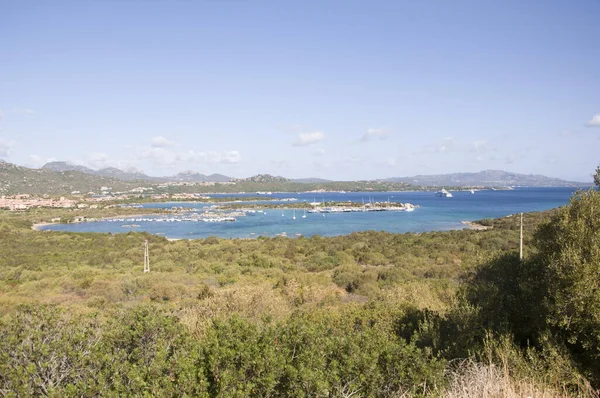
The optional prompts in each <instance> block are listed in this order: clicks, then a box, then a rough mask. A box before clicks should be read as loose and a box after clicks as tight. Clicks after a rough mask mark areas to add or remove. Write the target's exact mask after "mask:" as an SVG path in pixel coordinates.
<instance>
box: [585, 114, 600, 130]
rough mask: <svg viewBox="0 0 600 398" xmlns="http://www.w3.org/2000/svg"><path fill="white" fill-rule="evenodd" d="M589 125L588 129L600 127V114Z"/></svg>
mask: <svg viewBox="0 0 600 398" xmlns="http://www.w3.org/2000/svg"><path fill="white" fill-rule="evenodd" d="M587 125H588V127H600V113H597V114H595V115H594V116H593V117H592V120H590V121H589V122H588V123H587Z"/></svg>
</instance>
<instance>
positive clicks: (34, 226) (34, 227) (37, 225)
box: [31, 222, 60, 231]
mask: <svg viewBox="0 0 600 398" xmlns="http://www.w3.org/2000/svg"><path fill="white" fill-rule="evenodd" d="M57 224H60V223H59V222H39V223H35V224H33V225H32V226H31V229H32V230H34V231H42V230H41V229H40V228H41V227H46V226H48V225H57Z"/></svg>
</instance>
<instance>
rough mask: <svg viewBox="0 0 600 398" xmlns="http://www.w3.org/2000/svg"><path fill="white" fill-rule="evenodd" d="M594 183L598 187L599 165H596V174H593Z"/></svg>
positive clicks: (599, 182) (599, 183) (599, 179)
mask: <svg viewBox="0 0 600 398" xmlns="http://www.w3.org/2000/svg"><path fill="white" fill-rule="evenodd" d="M592 177H594V184H596V186H597V187H598V189H600V166H598V167H596V174H594V175H593V176H592Z"/></svg>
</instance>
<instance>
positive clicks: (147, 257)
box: [144, 240, 150, 272]
mask: <svg viewBox="0 0 600 398" xmlns="http://www.w3.org/2000/svg"><path fill="white" fill-rule="evenodd" d="M144 272H150V253H149V252H148V241H147V240H145V241H144Z"/></svg>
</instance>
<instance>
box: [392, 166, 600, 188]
mask: <svg viewBox="0 0 600 398" xmlns="http://www.w3.org/2000/svg"><path fill="white" fill-rule="evenodd" d="M381 181H386V182H404V183H407V184H413V185H420V186H461V187H466V186H488V187H490V186H492V187H509V186H527V187H580V186H589V185H591V183H588V184H586V183H582V182H574V181H565V180H561V179H558V178H552V177H546V176H543V175H539V174H517V173H510V172H507V171H502V170H484V171H480V172H479V173H453V174H438V175H417V176H414V177H394V178H387V179H385V180H381Z"/></svg>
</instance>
